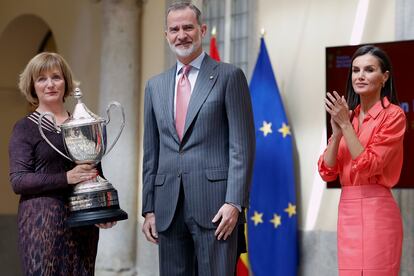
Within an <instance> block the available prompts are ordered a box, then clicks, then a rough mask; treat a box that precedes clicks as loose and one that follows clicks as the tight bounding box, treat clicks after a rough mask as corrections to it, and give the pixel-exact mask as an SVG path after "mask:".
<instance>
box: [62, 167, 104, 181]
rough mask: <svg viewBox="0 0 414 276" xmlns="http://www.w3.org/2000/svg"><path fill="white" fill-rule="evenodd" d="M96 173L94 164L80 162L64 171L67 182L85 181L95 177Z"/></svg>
mask: <svg viewBox="0 0 414 276" xmlns="http://www.w3.org/2000/svg"><path fill="white" fill-rule="evenodd" d="M97 175H98V170H97V169H96V168H95V166H94V165H91V164H81V165H77V166H76V167H74V168H73V169H71V170H70V171H68V172H66V178H67V180H68V184H78V183H80V182H82V181H87V180H91V179H93V178H95V177H96V176H97Z"/></svg>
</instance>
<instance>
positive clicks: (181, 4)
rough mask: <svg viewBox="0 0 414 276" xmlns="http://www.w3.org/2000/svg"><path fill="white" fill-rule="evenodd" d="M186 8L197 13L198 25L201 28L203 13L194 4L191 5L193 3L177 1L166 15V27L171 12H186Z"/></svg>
mask: <svg viewBox="0 0 414 276" xmlns="http://www.w3.org/2000/svg"><path fill="white" fill-rule="evenodd" d="M186 8H189V9H191V10H192V11H193V12H194V13H195V15H196V19H197V23H198V25H200V26H201V24H202V23H201V11H200V9H199V8H197V7H196V6H195V5H194V4H193V3H191V1H176V2H174V3H172V4H171V5H170V6H169V7H168V9H167V13H166V15H165V26H167V16H168V14H169V13H170V12H172V11H177V10H185V9H186Z"/></svg>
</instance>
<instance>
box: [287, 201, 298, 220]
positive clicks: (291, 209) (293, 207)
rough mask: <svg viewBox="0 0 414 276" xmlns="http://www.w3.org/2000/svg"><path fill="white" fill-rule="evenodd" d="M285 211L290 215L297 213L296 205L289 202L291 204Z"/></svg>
mask: <svg viewBox="0 0 414 276" xmlns="http://www.w3.org/2000/svg"><path fill="white" fill-rule="evenodd" d="M285 212H286V213H288V214H289V217H292V216H293V215H296V205H293V204H291V203H290V202H289V206H288V207H287V208H286V209H285Z"/></svg>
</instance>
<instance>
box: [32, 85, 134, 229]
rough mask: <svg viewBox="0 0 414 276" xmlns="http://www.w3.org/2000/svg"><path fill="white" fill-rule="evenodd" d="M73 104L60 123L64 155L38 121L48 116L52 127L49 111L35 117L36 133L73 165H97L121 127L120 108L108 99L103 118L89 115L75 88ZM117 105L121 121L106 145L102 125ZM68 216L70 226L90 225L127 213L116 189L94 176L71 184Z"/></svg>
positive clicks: (108, 150) (117, 218)
mask: <svg viewBox="0 0 414 276" xmlns="http://www.w3.org/2000/svg"><path fill="white" fill-rule="evenodd" d="M74 96H75V98H76V99H77V101H78V102H77V104H76V105H75V109H74V112H73V114H72V115H71V116H70V118H69V119H67V120H66V121H65V122H64V123H63V124H62V125H61V126H60V129H61V134H62V138H63V144H64V145H65V149H66V152H67V154H68V156H67V155H66V154H64V153H62V152H61V151H60V150H59V149H57V148H56V147H55V146H54V145H53V144H52V143H51V142H50V141H49V140H48V139H47V137H46V136H45V134H44V133H43V129H42V127H41V126H42V121H43V118H44V117H45V116H49V117H51V119H52V122H53V124H54V126H55V127H56V120H55V117H54V116H53V114H52V113H49V112H46V113H43V114H41V115H40V117H39V132H40V134H41V136H42V137H43V139H44V140H45V141H46V142H47V143H48V144H49V145H50V146H51V147H52V148H53V149H54V150H55V151H57V152H58V153H59V154H61V155H62V156H64V157H65V158H67V159H69V160H71V161H72V162H75V163H76V164H98V163H99V162H100V161H101V160H102V158H103V157H104V156H105V155H106V154H108V153H109V152H110V151H111V150H112V148H113V146H114V145H115V143H116V142H117V141H118V139H119V137H120V135H121V133H122V130H123V128H124V126H125V113H124V109H123V107H122V106H121V104H120V103H118V102H111V103H110V104H109V105H108V107H107V109H106V113H107V116H108V119H107V120H105V119H103V118H100V117H99V116H97V115H95V114H93V113H92V112H91V111H90V110H89V109H88V108H87V107H86V106H85V105H84V104H83V103H82V100H81V99H82V92H81V91H80V89H79V88H76V89H75V93H74ZM112 107H118V108H119V109H120V110H121V112H122V124H121V126H120V128H119V131H118V134H117V136H116V137H115V139H114V141H113V142H112V144H111V146H109V147H107V136H106V126H107V125H108V124H109V122H110V115H109V111H110V109H111V108H112ZM68 200H69V209H70V215H69V218H68V220H67V223H68V225H69V226H70V227H78V226H85V225H93V224H97V223H105V222H112V221H118V220H125V219H127V218H128V214H127V213H126V212H125V211H123V210H122V209H121V208H120V206H119V201H118V192H117V190H116V189H115V188H114V187H113V186H112V184H111V183H109V182H108V181H107V180H106V179H104V178H103V177H101V176H99V175H98V176H97V177H95V178H94V179H91V180H87V181H83V182H81V183H78V184H76V185H74V188H73V190H72V192H71V194H70V195H69V199H68Z"/></svg>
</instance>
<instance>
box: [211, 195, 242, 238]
mask: <svg viewBox="0 0 414 276" xmlns="http://www.w3.org/2000/svg"><path fill="white" fill-rule="evenodd" d="M238 218H239V210H237V208H236V207H234V206H233V205H231V204H228V203H224V204H223V206H221V208H220V210H219V211H218V212H217V214H216V215H215V217H214V218H213V221H212V222H213V223H216V222H218V221H219V220H220V219H221V221H220V224H219V226H218V227H217V229H216V232H215V235H216V237H217V240H221V239H224V240H226V239H227V238H228V237H229V236H230V234H231V233H232V232H233V229H234V227H235V226H236V224H237V220H238Z"/></svg>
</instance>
